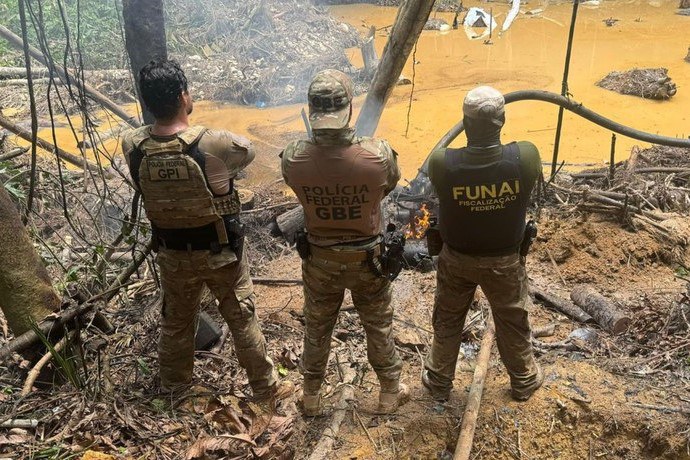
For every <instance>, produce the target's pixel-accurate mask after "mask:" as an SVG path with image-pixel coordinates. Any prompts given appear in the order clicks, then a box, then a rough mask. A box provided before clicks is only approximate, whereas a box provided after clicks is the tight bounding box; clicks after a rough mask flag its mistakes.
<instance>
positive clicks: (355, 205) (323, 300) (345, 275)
mask: <svg viewBox="0 0 690 460" xmlns="http://www.w3.org/2000/svg"><path fill="white" fill-rule="evenodd" d="M308 97H309V121H310V124H311V127H312V130H313V134H312V138H311V139H309V140H303V141H296V142H292V143H290V144H289V145H288V146H287V147H286V148H285V150H284V151H283V153H282V171H283V177H284V178H285V182H286V183H287V184H288V185H289V186H290V187H291V188H292V190H293V191H294V192H295V194H296V195H297V198H298V199H299V201H300V203H301V204H302V206H303V208H304V215H305V227H306V230H307V232H306V233H305V234H300V235H299V236H298V237H297V246H298V251H299V253H300V256H301V257H302V259H303V262H302V277H303V279H304V318H305V326H306V327H305V336H304V350H303V352H302V358H301V362H300V371H301V372H302V374H303V375H304V387H303V391H304V410H305V413H306V415H310V416H312V415H318V414H320V412H321V405H320V400H321V398H320V388H321V384H322V381H323V378H324V376H325V373H326V365H327V363H328V356H329V353H330V347H331V334H332V332H333V328H334V326H335V323H336V321H337V317H338V311H339V309H340V305H341V304H342V301H343V296H344V292H345V290H346V289H349V290H350V292H351V294H352V302H353V304H354V306H355V308H356V309H357V311H358V313H359V315H360V319H361V321H362V325H363V326H364V330H365V332H366V335H367V354H368V358H369V362H370V364H371V366H372V368H373V369H374V371H375V372H376V374H377V376H378V379H379V383H380V385H381V391H380V396H379V405H378V411H379V412H380V413H392V412H394V411H395V410H396V409H397V408H398V406H399V405H400V404H402V403H404V402H405V401H406V400H407V399H408V390H407V387H406V386H405V385H403V384H401V383H400V371H401V369H402V361H401V359H400V357H399V356H398V352H397V351H396V349H395V344H394V343H393V338H392V334H391V332H392V322H393V309H392V307H391V305H390V302H391V283H390V281H389V280H388V279H387V278H385V277H382V276H381V273H380V260H379V259H380V256H381V241H382V237H381V232H382V229H381V225H382V218H381V200H382V199H383V198H384V197H385V196H386V195H387V194H388V193H390V192H391V190H393V189H394V188H395V186H396V184H397V182H398V180H399V179H400V170H399V169H398V165H397V162H396V154H395V152H394V151H393V150H392V149H391V148H390V146H389V145H388V143H387V142H386V141H384V140H379V139H372V138H360V137H356V136H355V132H354V129H353V128H351V127H350V119H351V117H352V97H353V90H352V82H351V81H350V78H349V77H348V76H347V75H345V74H344V73H342V72H339V71H337V70H332V69H329V70H324V71H322V72H319V73H318V74H317V75H316V76H315V77H314V79H313V80H312V82H311V85H310V86H309V92H308Z"/></svg>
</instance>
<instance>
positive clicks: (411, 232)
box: [402, 203, 431, 240]
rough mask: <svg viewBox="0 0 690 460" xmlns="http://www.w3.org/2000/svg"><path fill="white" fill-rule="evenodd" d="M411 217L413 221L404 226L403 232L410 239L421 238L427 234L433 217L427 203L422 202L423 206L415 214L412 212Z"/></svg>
mask: <svg viewBox="0 0 690 460" xmlns="http://www.w3.org/2000/svg"><path fill="white" fill-rule="evenodd" d="M410 217H411V222H410V223H408V224H407V225H405V226H404V227H403V229H402V231H403V234H404V235H405V238H406V239H408V240H421V239H422V238H424V236H425V235H426V230H427V229H428V228H429V220H430V217H431V212H429V210H428V209H427V206H426V203H424V204H422V207H421V208H419V210H418V211H417V212H416V213H415V214H414V215H413V214H410Z"/></svg>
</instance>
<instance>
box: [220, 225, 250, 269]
mask: <svg viewBox="0 0 690 460" xmlns="http://www.w3.org/2000/svg"><path fill="white" fill-rule="evenodd" d="M223 220H224V222H225V230H226V231H227V233H228V245H229V246H230V249H232V251H233V252H234V253H235V256H237V260H242V253H243V252H244V235H245V227H244V224H243V223H242V222H240V220H239V219H238V218H236V217H232V218H225V219H223Z"/></svg>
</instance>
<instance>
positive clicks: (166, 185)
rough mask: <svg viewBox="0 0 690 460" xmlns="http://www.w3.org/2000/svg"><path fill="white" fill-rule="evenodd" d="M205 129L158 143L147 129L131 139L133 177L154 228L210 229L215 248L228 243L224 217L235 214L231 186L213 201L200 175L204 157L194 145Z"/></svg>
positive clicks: (236, 203) (236, 202) (237, 206)
mask: <svg viewBox="0 0 690 460" xmlns="http://www.w3.org/2000/svg"><path fill="white" fill-rule="evenodd" d="M205 132H206V129H205V128H203V127H200V126H195V127H191V128H189V129H187V130H185V131H183V132H181V133H179V134H178V135H177V136H176V137H175V138H174V139H171V140H168V141H160V140H157V139H155V138H153V137H151V134H150V127H143V128H140V129H139V130H138V131H137V132H136V133H135V134H134V136H133V142H134V145H135V149H134V151H133V152H132V154H131V163H130V168H131V172H132V178H133V179H134V181H135V183H136V184H137V185H138V187H139V190H141V194H142V196H143V198H144V209H145V210H146V215H147V217H148V218H149V220H150V221H151V223H152V224H153V225H154V228H158V229H194V228H199V227H204V226H210V225H213V226H214V227H215V230H216V233H217V234H218V242H219V243H220V244H227V243H228V235H227V231H226V229H225V225H224V223H223V216H228V215H232V214H237V213H239V212H240V201H239V197H238V195H237V192H236V191H235V190H234V187H231V189H230V190H231V191H230V193H229V194H227V195H223V196H214V194H213V192H212V191H211V190H210V189H209V187H208V182H207V179H206V176H205V172H204V163H205V160H204V156H203V154H202V153H201V152H200V151H199V149H198V143H199V140H200V139H201V136H202V135H203V134H204V133H205Z"/></svg>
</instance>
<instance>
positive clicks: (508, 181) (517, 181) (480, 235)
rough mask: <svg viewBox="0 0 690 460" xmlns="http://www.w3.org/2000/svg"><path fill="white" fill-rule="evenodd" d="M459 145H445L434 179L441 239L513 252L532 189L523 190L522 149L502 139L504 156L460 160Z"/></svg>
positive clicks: (467, 249) (466, 247)
mask: <svg viewBox="0 0 690 460" xmlns="http://www.w3.org/2000/svg"><path fill="white" fill-rule="evenodd" d="M463 150H464V149H446V152H445V167H444V168H439V169H442V171H441V174H442V177H439V178H438V179H437V180H435V181H434V182H436V183H434V187H435V189H436V193H437V194H438V197H439V202H440V214H439V227H440V230H441V236H442V237H443V241H444V243H445V244H447V245H448V246H450V247H451V248H452V249H455V250H456V251H458V252H461V253H463V254H471V255H485V256H493V255H507V254H510V253H513V252H517V250H518V248H519V245H520V242H521V241H522V237H523V234H524V231H525V218H526V215H527V206H528V204H529V197H530V193H531V190H525V187H527V185H526V184H524V180H523V175H522V172H521V171H522V168H521V166H520V149H519V148H518V146H517V144H516V143H511V144H508V145H504V146H503V152H502V158H501V159H500V160H499V161H497V162H494V163H489V164H486V165H468V164H466V163H463V162H462V161H461V159H462V157H463Z"/></svg>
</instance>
